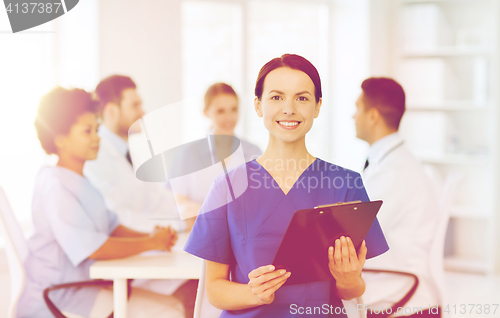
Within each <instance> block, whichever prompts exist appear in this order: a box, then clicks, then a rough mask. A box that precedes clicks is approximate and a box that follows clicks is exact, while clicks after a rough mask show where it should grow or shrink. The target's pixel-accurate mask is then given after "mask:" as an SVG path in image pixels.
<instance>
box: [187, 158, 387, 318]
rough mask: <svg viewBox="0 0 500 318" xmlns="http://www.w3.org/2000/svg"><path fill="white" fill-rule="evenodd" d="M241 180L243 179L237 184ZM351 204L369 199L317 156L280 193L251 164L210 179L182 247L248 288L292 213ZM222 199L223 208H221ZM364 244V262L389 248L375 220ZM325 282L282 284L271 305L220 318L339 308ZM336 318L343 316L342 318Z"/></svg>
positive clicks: (359, 185)
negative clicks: (225, 266)
mask: <svg viewBox="0 0 500 318" xmlns="http://www.w3.org/2000/svg"><path fill="white" fill-rule="evenodd" d="M284 169H286V163H284ZM244 176H246V177H247V180H243V181H242V180H241V178H242V177H244ZM245 182H248V187H247V189H246V191H244V193H243V194H242V195H240V196H235V195H234V192H233V191H232V190H231V189H232V188H237V187H238V185H237V183H239V184H245ZM228 184H230V186H228ZM356 200H360V201H362V202H366V201H369V198H368V195H367V193H366V191H365V188H364V185H363V182H362V179H361V176H360V175H359V173H357V172H354V171H351V170H347V169H344V168H342V167H339V166H336V165H334V164H331V163H328V162H326V161H323V160H321V159H319V158H317V159H316V160H315V161H314V162H313V163H312V164H311V165H310V166H309V167H307V169H306V170H305V171H304V172H303V173H302V175H301V176H300V177H299V179H298V180H297V181H296V182H295V184H294V185H293V187H292V189H291V190H290V191H289V192H288V194H286V195H285V194H284V192H283V191H282V190H281V189H280V187H279V186H278V184H277V183H276V181H275V180H274V179H273V177H272V176H271V175H270V174H269V172H268V171H267V170H266V169H264V168H263V167H262V166H261V165H260V164H259V163H258V162H257V161H256V160H252V161H250V162H247V163H246V164H244V165H241V166H239V167H237V168H235V169H233V170H230V171H229V172H228V173H227V175H220V176H219V177H218V178H217V179H216V180H215V181H214V183H213V185H212V188H211V189H210V192H209V195H208V196H207V198H206V200H205V202H204V203H203V206H202V208H201V210H200V213H199V216H198V217H197V219H196V222H195V224H194V227H193V229H192V231H191V234H190V236H189V239H188V242H187V243H186V246H185V247H184V249H185V250H186V251H187V252H189V253H191V254H193V255H196V256H198V257H200V258H203V259H206V260H209V261H213V262H218V263H223V264H230V265H231V280H232V281H234V282H237V283H242V284H247V283H248V281H249V279H248V274H249V273H250V272H251V271H252V270H254V269H256V268H258V267H260V266H264V265H268V264H271V263H272V261H273V259H274V256H275V254H276V252H277V250H278V247H279V245H280V243H281V240H282V238H283V236H284V234H285V232H286V229H287V227H288V224H289V223H290V220H291V218H292V215H293V213H294V212H295V211H296V210H299V209H307V208H311V207H314V206H317V205H324V204H331V203H336V202H348V201H356ZM223 201H225V202H227V204H220V202H223ZM214 202H215V203H214ZM218 202H219V203H218ZM214 206H218V208H216V209H214V210H211V211H208V210H207V208H206V207H214ZM365 241H366V247H367V249H368V254H367V258H371V257H375V256H377V255H380V254H382V253H384V252H386V251H387V250H388V249H389V247H388V245H387V242H386V240H385V238H384V235H383V233H382V230H381V228H380V225H379V223H378V221H377V220H375V222H374V223H373V225H372V227H371V229H370V231H369V232H368V235H367V236H366V239H365ZM325 253H326V251H325ZM292 275H293V273H292ZM332 279H333V277H332ZM330 283H331V281H320V282H313V283H307V284H298V285H291V286H282V287H281V288H280V289H278V290H277V291H276V293H275V299H274V302H273V303H272V304H270V305H262V306H259V307H254V308H250V309H245V310H236V311H224V312H223V313H222V315H221V317H259V318H263V317H273V318H275V317H297V314H296V312H295V313H294V310H292V307H291V306H296V307H294V308H298V307H304V308H307V307H311V308H313V307H322V306H323V305H325V304H327V305H328V304H331V305H333V306H334V307H342V302H341V301H340V299H339V298H338V297H337V296H336V295H332V297H331V298H330ZM330 301H331V303H330ZM317 312H318V313H319V311H317ZM306 316H307V317H326V316H327V315H324V314H321V313H320V314H318V315H314V314H313V315H306ZM337 316H338V317H347V316H346V315H344V314H340V315H337Z"/></svg>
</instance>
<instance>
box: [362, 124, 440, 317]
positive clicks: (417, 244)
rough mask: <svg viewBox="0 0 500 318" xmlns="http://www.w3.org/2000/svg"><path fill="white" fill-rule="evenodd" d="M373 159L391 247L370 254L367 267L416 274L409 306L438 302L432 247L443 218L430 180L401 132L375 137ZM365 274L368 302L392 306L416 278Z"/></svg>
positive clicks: (368, 175) (371, 175)
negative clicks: (432, 272)
mask: <svg viewBox="0 0 500 318" xmlns="http://www.w3.org/2000/svg"><path fill="white" fill-rule="evenodd" d="M368 161H369V166H368V167H367V168H366V170H365V171H364V172H363V174H362V176H363V181H364V183H365V187H366V190H367V192H368V195H369V197H370V200H383V201H384V203H383V205H382V208H381V209H380V212H379V213H378V215H377V218H378V220H379V222H380V226H381V227H382V231H383V232H384V235H385V238H386V240H387V242H388V244H389V248H390V249H389V251H388V252H386V253H385V254H382V255H380V256H378V257H375V258H373V259H369V260H367V261H366V263H365V268H371V269H387V270H396V271H404V272H411V273H414V274H416V275H417V276H418V277H419V281H420V282H419V286H418V288H417V290H416V293H415V294H414V295H413V297H412V298H411V299H410V301H409V302H408V303H407V304H406V305H405V307H410V308H413V307H421V308H422V309H426V308H429V307H431V306H435V305H437V304H438V295H437V290H436V286H435V283H434V282H433V280H432V276H431V259H430V258H431V253H430V251H431V244H432V241H433V239H434V233H435V230H436V226H437V222H438V220H439V219H438V204H437V198H436V197H435V193H434V192H433V189H432V185H431V183H430V180H428V178H427V176H426V174H425V172H424V169H423V167H422V165H421V163H420V162H419V161H418V160H417V159H416V158H415V157H414V156H413V155H412V154H411V153H410V151H409V150H408V149H407V147H406V146H405V145H404V141H403V140H402V139H401V137H400V136H399V135H398V133H394V134H391V135H389V136H386V137H384V138H382V139H380V140H378V141H377V142H375V143H374V144H373V145H372V147H371V148H370V152H369V156H368ZM363 277H364V278H365V281H366V285H367V288H366V292H365V294H364V295H363V298H364V301H365V303H366V304H368V305H369V306H373V307H379V308H380V306H384V308H387V307H390V306H391V305H392V304H394V303H395V302H396V301H398V300H399V299H401V298H402V297H403V296H404V295H405V294H406V292H407V291H408V290H409V289H410V288H411V286H412V281H413V280H412V279H408V278H406V277H395V276H394V275H389V274H370V273H364V274H363ZM400 315H401V314H399V315H397V316H400ZM403 315H408V314H404V313H403Z"/></svg>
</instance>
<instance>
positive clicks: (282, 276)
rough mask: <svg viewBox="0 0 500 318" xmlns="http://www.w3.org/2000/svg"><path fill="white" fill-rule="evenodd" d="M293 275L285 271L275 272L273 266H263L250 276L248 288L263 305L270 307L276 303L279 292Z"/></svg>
mask: <svg viewBox="0 0 500 318" xmlns="http://www.w3.org/2000/svg"><path fill="white" fill-rule="evenodd" d="M290 275H291V273H290V272H287V271H285V270H284V269H281V270H275V268H274V266H273V265H265V266H261V267H259V268H257V269H254V270H253V271H251V272H250V273H249V274H248V278H249V279H250V281H249V282H248V287H250V290H251V291H252V294H254V295H255V296H256V297H257V298H258V300H259V301H260V303H261V304H265V305H269V304H271V303H272V302H273V301H274V292H275V291H277V290H278V289H279V288H280V287H281V286H282V285H283V284H284V283H285V282H286V280H287V279H288V277H290Z"/></svg>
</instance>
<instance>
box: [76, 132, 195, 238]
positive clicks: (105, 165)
mask: <svg viewBox="0 0 500 318" xmlns="http://www.w3.org/2000/svg"><path fill="white" fill-rule="evenodd" d="M112 134H113V133H112V132H110V131H109V130H107V128H106V127H104V126H101V128H100V130H99V135H100V136H101V143H100V145H99V152H98V155H97V159H95V160H89V161H87V162H86V163H85V167H84V170H83V173H84V175H85V176H86V177H87V178H88V179H89V180H90V182H91V183H92V185H94V186H95V187H96V188H97V189H98V190H99V191H100V192H101V194H102V195H103V197H104V200H105V202H106V207H107V208H108V209H109V210H111V211H113V212H115V213H116V214H117V215H118V217H119V219H120V224H122V225H124V226H126V227H129V228H131V229H134V230H136V231H141V232H151V231H152V230H153V229H154V227H155V225H164V226H167V225H170V226H172V227H173V228H174V229H176V230H177V231H181V230H183V229H184V228H185V222H184V221H182V220H181V219H180V216H179V213H178V210H177V206H176V204H175V200H174V197H173V194H172V192H171V191H170V190H169V189H167V188H166V187H165V186H164V185H163V184H161V183H154V182H144V181H141V180H139V179H137V178H136V176H135V172H134V169H133V168H132V166H131V165H130V163H129V162H128V161H127V159H126V157H125V154H126V152H127V146H126V142H125V141H124V140H121V142H122V143H123V144H124V146H122V145H120V144H119V143H120V140H117V139H116V138H119V137H118V136H117V135H112ZM115 137H116V138H115ZM120 146H122V147H120ZM123 147H125V148H123Z"/></svg>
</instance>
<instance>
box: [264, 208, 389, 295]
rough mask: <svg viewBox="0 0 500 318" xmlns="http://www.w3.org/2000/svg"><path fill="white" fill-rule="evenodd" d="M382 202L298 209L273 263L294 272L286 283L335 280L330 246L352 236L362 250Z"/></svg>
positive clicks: (279, 267) (356, 246) (355, 245)
mask: <svg viewBox="0 0 500 318" xmlns="http://www.w3.org/2000/svg"><path fill="white" fill-rule="evenodd" d="M381 206H382V201H380V200H379V201H371V202H361V201H354V202H339V203H336V204H329V205H322V206H317V207H315V208H312V209H304V210H297V211H295V213H294V214H293V217H292V220H291V221H290V224H289V225H288V228H287V230H286V233H285V235H284V236H283V239H282V240H281V244H280V247H279V248H278V251H277V252H276V256H275V257H274V260H273V263H272V264H273V265H274V266H275V267H276V269H286V270H287V271H290V272H292V275H291V276H290V278H288V279H287V281H286V282H285V284H284V286H286V285H294V284H303V283H311V282H315V281H322V280H331V279H332V278H333V277H332V274H331V273H330V270H329V268H328V248H329V247H330V246H334V245H335V240H336V239H338V238H340V237H341V236H349V237H350V238H351V240H352V242H353V244H354V247H355V248H356V251H359V248H360V247H361V243H362V242H363V240H364V238H365V237H366V234H368V231H369V230H370V227H371V226H372V224H373V221H375V218H376V216H377V213H378V211H379V210H380V207H381Z"/></svg>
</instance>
